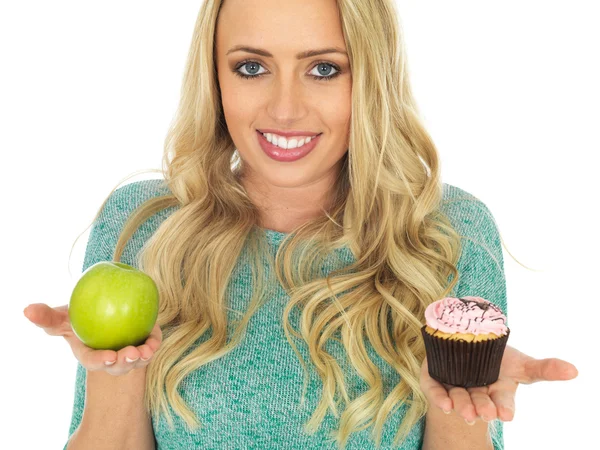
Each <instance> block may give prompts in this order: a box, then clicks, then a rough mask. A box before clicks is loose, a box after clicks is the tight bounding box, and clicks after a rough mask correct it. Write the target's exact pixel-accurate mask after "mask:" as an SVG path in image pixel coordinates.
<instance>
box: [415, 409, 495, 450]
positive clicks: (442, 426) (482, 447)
mask: <svg viewBox="0 0 600 450" xmlns="http://www.w3.org/2000/svg"><path fill="white" fill-rule="evenodd" d="M488 449H489V450H494V446H493V444H492V439H491V437H490V434H489V433H488V424H487V422H484V421H483V420H476V421H475V423H474V424H473V425H469V424H467V422H465V419H464V418H463V417H462V416H460V415H459V414H457V413H456V412H455V411H451V412H450V414H446V413H444V412H443V411H442V410H441V408H438V407H436V406H433V405H432V406H430V407H429V409H428V410H427V414H426V415H425V435H424V437H423V448H422V450H488Z"/></svg>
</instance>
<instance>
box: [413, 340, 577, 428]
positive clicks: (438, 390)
mask: <svg viewBox="0 0 600 450" xmlns="http://www.w3.org/2000/svg"><path fill="white" fill-rule="evenodd" d="M577 375H578V372H577V368H576V367H575V366H574V365H573V364H571V363H569V362H566V361H563V360H561V359H557V358H546V359H535V358H532V357H531V356H528V355H526V354H524V353H521V352H520V351H518V350H517V349H515V348H513V347H510V346H508V345H507V346H506V349H505V350H504V356H503V357H502V363H501V365H500V374H499V377H498V380H497V381H496V382H494V383H492V384H490V385H488V386H481V387H469V388H466V389H465V388H463V387H459V386H452V385H447V384H442V383H440V382H438V381H436V380H434V379H433V378H431V377H430V376H429V370H428V367H427V357H425V359H424V360H423V364H422V366H421V380H420V381H421V383H420V384H421V389H422V390H423V393H424V394H425V396H426V397H427V399H428V401H429V403H430V405H432V406H437V407H439V408H441V409H442V410H444V412H446V413H450V412H451V411H452V410H453V409H454V410H455V411H456V412H457V413H458V414H460V415H461V416H462V417H463V418H464V419H465V421H467V423H469V424H473V423H475V420H476V419H477V418H481V419H482V420H485V421H486V422H489V421H491V420H494V419H500V420H502V421H505V422H506V421H510V420H512V419H513V416H514V413H515V393H516V391H517V387H518V386H519V384H531V383H536V382H538V381H556V380H571V379H573V378H575V377H576V376H577Z"/></svg>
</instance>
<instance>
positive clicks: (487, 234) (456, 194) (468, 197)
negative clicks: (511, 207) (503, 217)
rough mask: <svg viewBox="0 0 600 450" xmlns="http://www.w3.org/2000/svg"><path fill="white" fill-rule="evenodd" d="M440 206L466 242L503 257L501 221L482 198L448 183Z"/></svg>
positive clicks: (495, 257) (498, 258) (496, 257)
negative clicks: (499, 223)
mask: <svg viewBox="0 0 600 450" xmlns="http://www.w3.org/2000/svg"><path fill="white" fill-rule="evenodd" d="M440 209H441V210H442V212H444V213H445V215H446V216H447V217H448V219H449V220H450V222H451V223H452V226H453V227H454V229H455V230H456V231H457V232H458V233H459V234H460V236H461V238H462V240H463V243H464V241H468V242H470V243H471V244H472V245H473V246H475V247H477V248H479V249H481V250H482V251H485V252H487V253H488V254H489V255H490V256H492V258H493V259H495V260H501V259H502V249H501V237H500V231H499V227H498V224H497V222H496V219H495V217H494V215H493V213H492V211H491V210H490V208H489V207H488V206H487V204H486V203H484V202H483V201H482V200H481V199H480V198H478V197H477V196H475V195H474V194H472V193H470V192H468V191H466V190H464V189H461V188H459V187H457V186H453V185H451V184H447V183H444V195H443V200H442V204H441V207H440Z"/></svg>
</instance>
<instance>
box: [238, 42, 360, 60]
mask: <svg viewBox="0 0 600 450" xmlns="http://www.w3.org/2000/svg"><path fill="white" fill-rule="evenodd" d="M233 52H248V53H256V54H257V55H261V56H265V57H267V58H272V57H273V55H272V54H271V53H269V52H268V51H266V50H263V49H260V48H254V47H248V46H246V45H236V46H235V47H232V48H231V49H229V51H228V52H227V55H229V54H230V53H233ZM325 53H341V54H343V55H346V56H348V53H346V51H345V50H344V49H341V48H338V47H330V48H323V49H320V50H307V51H305V52H300V53H298V54H297V55H296V59H304V58H310V57H312V56H317V55H323V54H325Z"/></svg>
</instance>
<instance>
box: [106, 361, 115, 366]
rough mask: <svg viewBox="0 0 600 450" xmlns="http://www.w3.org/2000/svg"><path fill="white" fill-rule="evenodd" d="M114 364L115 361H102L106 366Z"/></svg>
mask: <svg viewBox="0 0 600 450" xmlns="http://www.w3.org/2000/svg"><path fill="white" fill-rule="evenodd" d="M116 362H117V361H104V364H105V365H107V366H112V365H113V364H114V363H116Z"/></svg>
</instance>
